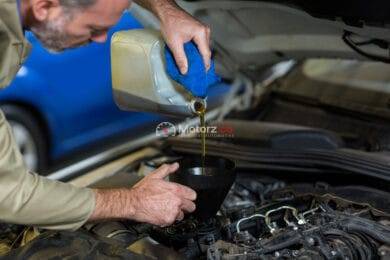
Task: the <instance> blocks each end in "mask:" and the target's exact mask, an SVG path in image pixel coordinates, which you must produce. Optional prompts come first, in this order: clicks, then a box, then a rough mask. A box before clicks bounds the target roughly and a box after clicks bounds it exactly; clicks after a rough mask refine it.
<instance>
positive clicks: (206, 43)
mask: <svg viewBox="0 0 390 260" xmlns="http://www.w3.org/2000/svg"><path fill="white" fill-rule="evenodd" d="M135 2H137V3H138V4H140V5H142V6H143V7H145V8H147V9H149V10H150V11H152V12H153V13H154V14H155V15H156V16H157V17H158V18H159V19H160V22H161V32H162V35H163V36H164V39H165V41H166V43H167V45H168V47H169V48H170V49H171V51H172V53H173V56H174V57H175V61H176V64H177V66H178V67H179V69H180V72H181V73H182V74H186V73H187V70H188V61H187V57H186V55H185V52H184V47H183V44H184V43H186V42H189V41H194V42H195V44H196V45H197V46H198V49H199V52H200V53H201V55H202V57H203V63H204V64H205V66H206V70H208V69H209V68H210V59H211V50H210V28H209V27H208V26H207V25H205V24H203V23H201V22H200V21H198V20H196V19H195V18H194V17H192V16H191V15H189V14H188V13H187V12H185V11H184V10H183V9H181V8H180V7H179V6H178V5H177V4H176V3H175V2H174V1H173V0H136V1H135Z"/></svg>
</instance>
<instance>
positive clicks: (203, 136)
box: [195, 102, 207, 174]
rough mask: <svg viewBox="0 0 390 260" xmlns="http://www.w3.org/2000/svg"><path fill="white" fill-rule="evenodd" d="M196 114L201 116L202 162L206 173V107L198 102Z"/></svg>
mask: <svg viewBox="0 0 390 260" xmlns="http://www.w3.org/2000/svg"><path fill="white" fill-rule="evenodd" d="M195 111H196V114H197V115H198V116H199V121H200V140H201V147H200V149H201V163H202V174H204V168H205V160H206V132H207V131H206V120H205V113H206V107H205V106H204V105H203V104H201V103H199V102H198V105H197V106H195Z"/></svg>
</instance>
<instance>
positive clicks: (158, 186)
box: [131, 163, 196, 226]
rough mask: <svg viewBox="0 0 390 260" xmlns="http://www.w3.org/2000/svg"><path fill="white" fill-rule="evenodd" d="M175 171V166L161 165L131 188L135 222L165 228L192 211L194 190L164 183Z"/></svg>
mask: <svg viewBox="0 0 390 260" xmlns="http://www.w3.org/2000/svg"><path fill="white" fill-rule="evenodd" d="M178 168H179V164H178V163H174V164H171V165H168V164H164V165H163V166H161V167H160V168H158V169H157V170H155V171H154V172H153V173H151V174H150V175H148V176H146V177H145V178H144V179H142V180H141V181H140V182H138V183H137V184H136V185H135V186H134V187H133V188H132V189H131V193H132V194H131V198H132V203H131V204H132V205H133V207H134V210H135V215H134V217H133V219H134V220H137V221H140V222H148V223H151V224H155V225H159V226H167V225H170V224H172V223H173V222H174V221H175V220H182V219H183V218H184V213H189V212H193V211H194V210H195V204H194V202H193V201H194V200H195V199H196V193H195V191H193V190H192V189H190V188H188V187H186V186H183V185H180V184H177V183H172V182H167V181H165V180H164V178H165V177H167V176H168V175H169V174H171V173H173V172H175V171H176V170H177V169H178Z"/></svg>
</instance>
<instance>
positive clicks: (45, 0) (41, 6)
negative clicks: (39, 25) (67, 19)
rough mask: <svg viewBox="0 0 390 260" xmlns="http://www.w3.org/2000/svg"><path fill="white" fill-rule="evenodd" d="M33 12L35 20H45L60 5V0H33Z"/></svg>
mask: <svg viewBox="0 0 390 260" xmlns="http://www.w3.org/2000/svg"><path fill="white" fill-rule="evenodd" d="M31 5H32V6H31V7H32V12H33V14H34V18H35V20H37V21H39V22H43V21H45V20H47V19H48V18H49V17H50V16H51V15H52V14H53V13H55V12H57V11H58V9H59V7H60V2H59V0H31Z"/></svg>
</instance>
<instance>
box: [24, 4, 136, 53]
mask: <svg viewBox="0 0 390 260" xmlns="http://www.w3.org/2000/svg"><path fill="white" fill-rule="evenodd" d="M129 3H130V1H129V0H110V1H107V0H96V3H95V4H93V5H91V6H90V7H87V8H84V9H75V8H72V9H69V8H66V7H63V6H58V7H57V8H53V9H52V10H51V12H50V14H49V15H48V18H47V19H46V20H45V21H42V22H39V23H36V24H34V25H33V26H31V28H30V29H31V31H32V32H33V33H34V34H35V35H36V36H37V38H38V39H39V40H40V41H41V43H42V44H43V46H44V47H45V48H46V49H48V50H49V51H52V52H61V51H63V50H65V49H69V48H76V47H80V46H83V45H86V44H88V43H90V42H100V43H103V42H105V41H106V40H107V32H108V29H109V28H110V27H111V26H113V25H115V24H116V23H117V21H118V20H119V18H120V17H121V15H122V13H123V11H124V10H125V9H126V8H128V7H129Z"/></svg>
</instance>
